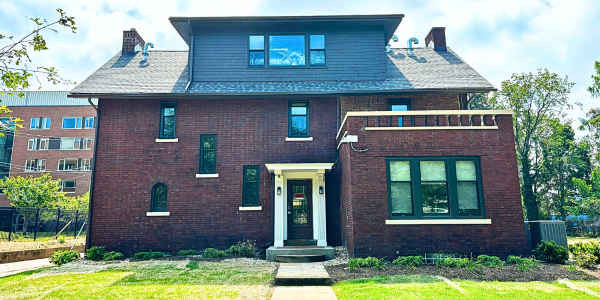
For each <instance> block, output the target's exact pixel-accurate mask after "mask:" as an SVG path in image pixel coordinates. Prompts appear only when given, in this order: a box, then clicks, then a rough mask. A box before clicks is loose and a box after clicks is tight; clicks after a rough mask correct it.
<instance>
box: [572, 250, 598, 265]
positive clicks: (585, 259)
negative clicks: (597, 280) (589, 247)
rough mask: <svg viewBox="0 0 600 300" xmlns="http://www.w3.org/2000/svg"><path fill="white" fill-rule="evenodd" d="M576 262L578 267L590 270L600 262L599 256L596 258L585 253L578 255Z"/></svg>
mask: <svg viewBox="0 0 600 300" xmlns="http://www.w3.org/2000/svg"><path fill="white" fill-rule="evenodd" d="M575 261H576V263H577V265H578V266H580V267H582V268H587V269H589V268H591V267H593V266H594V265H595V264H596V261H598V256H595V255H594V254H592V253H585V252H583V251H581V252H579V254H577V257H576V258H575Z"/></svg>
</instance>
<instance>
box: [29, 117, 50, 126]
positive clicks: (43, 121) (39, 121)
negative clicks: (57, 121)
mask: <svg viewBox="0 0 600 300" xmlns="http://www.w3.org/2000/svg"><path fill="white" fill-rule="evenodd" d="M50 121H51V119H50V118H31V124H30V126H29V128H30V129H50Z"/></svg>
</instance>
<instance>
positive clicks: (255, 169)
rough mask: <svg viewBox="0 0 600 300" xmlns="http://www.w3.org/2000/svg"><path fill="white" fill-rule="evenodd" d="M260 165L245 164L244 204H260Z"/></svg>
mask: <svg viewBox="0 0 600 300" xmlns="http://www.w3.org/2000/svg"><path fill="white" fill-rule="evenodd" d="M259 186H260V167H259V166H244V187H243V189H244V192H243V199H242V206H259V205H260V204H259V198H260V194H259V193H258V187H259Z"/></svg>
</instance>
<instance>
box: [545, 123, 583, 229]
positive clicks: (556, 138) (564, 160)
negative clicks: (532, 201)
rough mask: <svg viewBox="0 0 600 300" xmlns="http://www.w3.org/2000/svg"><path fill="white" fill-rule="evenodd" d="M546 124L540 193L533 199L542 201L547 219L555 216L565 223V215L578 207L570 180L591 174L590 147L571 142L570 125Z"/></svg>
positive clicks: (572, 139) (571, 130)
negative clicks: (546, 134) (546, 131)
mask: <svg viewBox="0 0 600 300" xmlns="http://www.w3.org/2000/svg"><path fill="white" fill-rule="evenodd" d="M547 123H548V129H549V130H548V132H549V133H550V134H549V135H548V136H546V137H545V138H544V139H543V140H542V142H541V148H542V156H541V157H542V160H541V164H540V166H541V167H540V172H539V178H538V179H539V180H538V182H539V185H540V186H541V191H540V193H539V196H538V197H537V199H538V201H539V200H540V199H542V200H545V201H543V202H542V203H540V204H543V206H545V207H547V208H548V210H547V214H548V216H550V215H552V214H554V213H557V214H558V215H559V217H560V219H561V220H563V221H566V218H567V213H568V212H569V211H574V210H576V208H577V207H578V203H577V202H576V199H575V194H576V185H575V183H574V181H573V180H572V178H588V177H589V175H590V172H591V161H590V146H589V145H588V144H587V143H586V142H585V141H582V142H577V141H576V140H575V131H574V130H573V128H572V126H571V123H570V122H564V123H562V122H561V121H560V120H559V119H552V120H549V121H548V122H547ZM538 203H539V202H538Z"/></svg>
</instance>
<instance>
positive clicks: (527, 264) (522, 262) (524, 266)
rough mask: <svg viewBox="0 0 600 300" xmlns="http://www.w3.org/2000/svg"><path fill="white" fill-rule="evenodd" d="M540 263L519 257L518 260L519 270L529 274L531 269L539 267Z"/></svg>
mask: <svg viewBox="0 0 600 300" xmlns="http://www.w3.org/2000/svg"><path fill="white" fill-rule="evenodd" d="M538 264H539V262H537V261H535V260H534V259H533V258H522V257H519V259H518V260H517V268H518V269H519V271H521V272H527V271H529V270H531V268H533V267H535V266H537V265H538Z"/></svg>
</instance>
